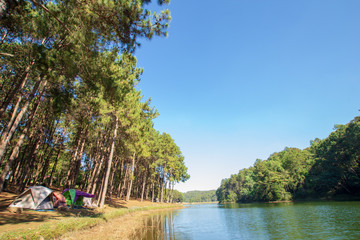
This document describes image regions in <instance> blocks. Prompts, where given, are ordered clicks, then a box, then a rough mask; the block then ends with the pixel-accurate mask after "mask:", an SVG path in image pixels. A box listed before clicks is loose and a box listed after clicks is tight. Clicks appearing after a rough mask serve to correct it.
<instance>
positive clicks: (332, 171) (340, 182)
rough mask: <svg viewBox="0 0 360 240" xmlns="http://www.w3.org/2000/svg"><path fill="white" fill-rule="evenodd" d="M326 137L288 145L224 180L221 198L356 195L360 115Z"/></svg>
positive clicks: (359, 175) (359, 188)
mask: <svg viewBox="0 0 360 240" xmlns="http://www.w3.org/2000/svg"><path fill="white" fill-rule="evenodd" d="M334 129H335V131H334V132H332V133H331V134H330V135H329V137H327V138H326V139H324V140H320V139H315V140H314V141H311V142H310V143H311V146H310V147H309V148H307V149H304V150H300V149H296V148H285V149H284V150H283V151H281V152H278V153H274V154H272V155H271V156H270V157H269V158H268V159H267V160H264V161H262V160H260V159H258V160H256V162H255V164H254V166H253V167H250V168H248V169H243V170H240V171H239V173H238V174H234V175H232V176H231V177H230V178H228V179H224V180H222V182H221V186H220V187H219V188H218V189H217V191H216V194H217V197H218V199H219V201H221V202H227V201H228V202H254V201H287V200H292V199H296V198H297V199H299V198H307V197H312V198H314V197H334V196H336V195H337V194H348V195H356V194H358V193H359V191H360V168H359V163H360V161H359V159H360V150H359V149H360V118H359V117H356V118H355V119H354V120H352V121H351V122H350V123H348V124H347V125H335V128H334Z"/></svg>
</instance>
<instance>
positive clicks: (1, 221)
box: [0, 189, 180, 239]
mask: <svg viewBox="0 0 360 240" xmlns="http://www.w3.org/2000/svg"><path fill="white" fill-rule="evenodd" d="M58 190H60V189H58ZM58 192H59V191H58ZM20 195H21V194H15V193H11V192H2V193H1V194H0V239H14V238H21V239H39V238H41V237H43V238H44V239H53V238H55V237H56V238H59V237H61V236H63V235H66V236H67V238H68V239H72V238H71V236H72V235H73V234H77V231H79V230H82V231H85V232H87V233H88V234H89V235H90V236H91V234H92V231H93V229H92V228H93V227H95V226H97V225H100V226H101V225H103V224H105V223H106V225H109V222H110V223H111V220H112V219H116V221H121V222H122V223H123V224H121V225H122V226H119V227H116V228H117V229H118V231H122V234H124V236H131V235H132V234H134V233H135V232H136V229H138V228H139V227H141V217H140V218H139V216H142V215H146V214H149V213H150V212H152V211H154V210H156V209H164V208H166V209H168V208H174V207H177V208H178V207H180V206H179V205H173V204H161V203H152V202H150V201H144V202H141V201H139V200H136V199H131V200H129V201H128V202H126V201H124V200H121V199H118V198H112V199H111V201H107V202H106V204H105V207H104V208H101V209H100V208H87V207H82V208H76V207H74V208H71V207H68V208H64V207H63V208H60V209H50V210H32V209H23V208H14V207H13V208H11V207H10V208H9V205H11V204H12V203H13V202H14V201H15V200H16V199H17V197H19V196H20ZM144 210H146V211H144ZM110 225H111V224H110ZM81 234H82V235H84V234H86V233H84V232H82V233H81ZM105 237H106V236H105ZM77 238H78V237H77ZM74 239H76V238H74ZM88 239H89V238H88ZM90 239H91V238H90ZM93 239H95V238H93Z"/></svg>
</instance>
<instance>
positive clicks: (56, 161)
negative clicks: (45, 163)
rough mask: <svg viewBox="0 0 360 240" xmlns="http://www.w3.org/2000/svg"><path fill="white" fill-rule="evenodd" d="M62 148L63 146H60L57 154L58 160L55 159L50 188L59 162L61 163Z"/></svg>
mask: <svg viewBox="0 0 360 240" xmlns="http://www.w3.org/2000/svg"><path fill="white" fill-rule="evenodd" d="M61 148H62V146H59V150H58V153H57V156H56V159H55V163H54V166H53V168H52V170H51V174H50V179H49V187H51V186H52V183H53V179H54V173H55V171H56V166H57V163H58V161H59V157H60V152H61Z"/></svg>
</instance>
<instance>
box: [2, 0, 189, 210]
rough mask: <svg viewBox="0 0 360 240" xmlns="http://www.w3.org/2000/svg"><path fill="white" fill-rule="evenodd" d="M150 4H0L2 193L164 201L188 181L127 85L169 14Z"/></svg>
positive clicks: (178, 157)
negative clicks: (61, 190)
mask: <svg viewBox="0 0 360 240" xmlns="http://www.w3.org/2000/svg"><path fill="white" fill-rule="evenodd" d="M150 2H151V1H150V0H122V1H114V0H110V1H85V2H84V1H73V0H69V1H50V0H49V1H48V0H45V1H37V0H21V1H19V0H11V1H1V2H0V25H1V29H0V36H1V40H0V61H1V65H0V66H1V67H0V72H1V74H0V92H1V94H0V131H1V133H0V140H1V141H0V189H1V190H2V187H3V184H4V182H5V180H7V181H6V182H7V184H8V185H9V184H11V185H13V186H17V187H18V190H19V191H21V190H22V189H23V188H24V187H25V186H28V185H33V184H38V183H43V184H47V185H48V186H58V187H71V188H75V187H76V188H80V189H83V190H86V191H88V192H91V193H93V194H94V193H95V194H96V195H97V197H98V200H99V201H98V204H99V205H100V206H102V205H103V203H104V201H105V197H110V196H111V195H115V196H117V197H124V198H125V199H126V200H129V198H130V197H137V198H141V199H145V198H147V199H152V200H154V199H155V198H159V199H160V200H161V201H172V195H171V193H172V190H173V187H174V184H176V183H177V182H180V181H186V180H187V179H188V178H189V175H188V174H187V168H186V166H185V164H184V157H183V155H182V153H181V151H180V148H179V147H178V146H177V145H176V144H175V141H174V140H173V139H172V138H171V136H170V135H169V134H167V133H160V132H158V131H157V130H155V129H154V127H153V125H154V124H153V119H155V118H156V117H157V116H158V115H159V114H158V112H157V110H156V109H155V108H154V107H152V106H151V100H150V99H144V97H143V96H142V95H141V92H140V91H139V90H137V89H136V85H137V84H138V83H139V81H140V77H141V74H142V72H143V69H140V68H138V67H137V59H136V57H135V56H134V55H133V54H134V51H135V50H136V48H137V47H138V46H140V41H141V39H151V38H152V37H153V36H166V35H167V28H168V26H169V22H170V19H171V17H170V12H169V10H168V9H164V10H163V11H161V12H152V11H151V10H150V9H148V8H147V7H148V6H150V5H148V4H149V3H150ZM168 3H169V1H168V0H163V1H158V4H160V5H161V6H164V5H166V4H168Z"/></svg>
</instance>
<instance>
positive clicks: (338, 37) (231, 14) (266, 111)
mask: <svg viewBox="0 0 360 240" xmlns="http://www.w3.org/2000/svg"><path fill="white" fill-rule="evenodd" d="M168 7H169V9H170V10H171V13H172V22H171V25H170V28H169V31H168V32H169V37H168V38H158V37H157V38H154V39H153V40H151V41H145V42H144V43H143V44H142V47H141V48H140V49H138V50H137V52H136V56H137V58H138V66H139V67H142V68H144V74H143V76H142V80H141V83H140V84H139V86H138V89H140V90H141V91H142V93H143V95H144V96H145V97H146V98H148V97H151V98H152V100H153V101H152V104H153V106H155V107H156V108H157V109H158V111H159V112H160V116H159V117H158V118H157V119H156V120H155V128H156V129H157V130H159V131H160V132H167V133H169V134H170V135H171V136H172V137H173V139H174V140H175V142H176V144H177V145H178V146H179V147H180V148H181V151H182V153H183V154H184V156H185V163H186V165H187V167H188V168H189V174H190V175H191V179H190V180H189V181H187V182H186V183H184V184H178V185H177V186H176V187H175V188H176V189H178V190H180V191H182V192H186V191H189V190H210V189H216V188H218V187H219V186H220V182H221V180H222V179H224V178H228V177H230V175H231V174H234V173H237V172H238V171H239V170H240V169H242V168H248V167H250V166H252V165H253V163H254V162H255V160H256V159H257V158H260V159H267V158H268V157H269V155H270V154H272V153H274V152H278V151H281V150H283V149H284V148H285V147H297V148H301V149H303V148H306V147H308V146H309V145H310V140H313V139H315V138H317V137H318V138H321V139H322V138H325V137H327V136H328V135H329V134H330V132H331V131H333V126H334V124H345V123H347V122H349V121H350V120H352V119H353V118H354V117H355V116H357V115H360V114H359V111H358V110H359V109H360V101H359V100H360V27H359V26H360V14H359V11H360V1H358V0H346V1H340V0H336V1H335V0H316V1H314V0H302V1H289V0H262V1H260V0H251V1H249V0H224V1H214V0H207V1H193V0H172V1H171V4H170V5H169V6H168Z"/></svg>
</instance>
